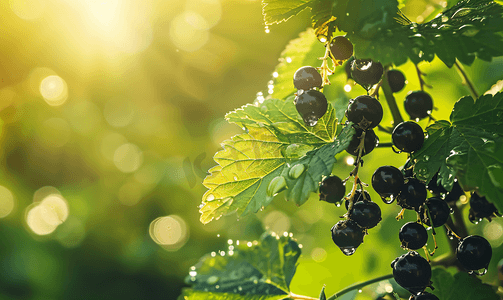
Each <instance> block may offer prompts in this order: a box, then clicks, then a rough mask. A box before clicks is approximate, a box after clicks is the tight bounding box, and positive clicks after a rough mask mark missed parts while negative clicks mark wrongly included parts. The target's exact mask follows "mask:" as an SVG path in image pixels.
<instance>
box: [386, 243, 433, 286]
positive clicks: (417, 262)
mask: <svg viewBox="0 0 503 300" xmlns="http://www.w3.org/2000/svg"><path fill="white" fill-rule="evenodd" d="M391 267H392V268H393V277H394V278H395V281H396V282H397V283H398V284H399V285H400V286H401V287H403V288H405V289H406V290H408V291H409V292H411V293H413V294H415V295H416V294H418V293H420V292H422V291H424V289H425V288H426V287H427V286H430V279H431V266H430V264H429V263H428V261H427V260H426V259H424V258H422V257H421V256H420V255H419V253H417V252H416V251H409V253H406V254H404V255H402V256H400V257H398V258H396V259H395V260H394V261H393V262H392V263H391Z"/></svg>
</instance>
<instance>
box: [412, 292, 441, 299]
mask: <svg viewBox="0 0 503 300" xmlns="http://www.w3.org/2000/svg"><path fill="white" fill-rule="evenodd" d="M414 300H439V299H438V297H437V296H435V295H433V294H430V293H428V292H423V293H421V294H419V295H417V296H415V297H414Z"/></svg>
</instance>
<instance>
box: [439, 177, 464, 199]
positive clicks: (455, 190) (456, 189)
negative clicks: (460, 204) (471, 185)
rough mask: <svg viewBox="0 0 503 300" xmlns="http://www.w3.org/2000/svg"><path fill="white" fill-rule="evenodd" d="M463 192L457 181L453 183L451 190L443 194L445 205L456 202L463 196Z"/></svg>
mask: <svg viewBox="0 0 503 300" xmlns="http://www.w3.org/2000/svg"><path fill="white" fill-rule="evenodd" d="M464 194H465V192H464V191H463V189H462V188H461V185H460V184H459V182H458V181H457V180H455V181H454V184H453V185H452V189H451V191H450V192H447V193H446V194H445V198H444V200H445V202H447V203H452V202H456V201H458V199H459V197H461V196H463V195H464Z"/></svg>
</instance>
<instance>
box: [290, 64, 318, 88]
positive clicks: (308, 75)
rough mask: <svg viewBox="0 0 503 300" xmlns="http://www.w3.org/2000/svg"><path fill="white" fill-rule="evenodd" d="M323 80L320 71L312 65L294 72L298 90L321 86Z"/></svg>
mask: <svg viewBox="0 0 503 300" xmlns="http://www.w3.org/2000/svg"><path fill="white" fill-rule="evenodd" d="M322 82H323V80H322V78H321V74H320V72H318V70H316V68H314V67H311V66H305V67H301V68H299V69H298V70H297V71H295V74H293V85H294V86H295V88H296V89H298V90H310V89H312V88H315V87H321V84H322Z"/></svg>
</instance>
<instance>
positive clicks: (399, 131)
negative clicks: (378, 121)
mask: <svg viewBox="0 0 503 300" xmlns="http://www.w3.org/2000/svg"><path fill="white" fill-rule="evenodd" d="M391 138H392V140H393V145H395V147H397V148H398V149H400V150H402V151H404V152H408V153H411V152H414V151H417V150H419V149H421V147H422V146H423V143H424V133H423V129H422V128H421V126H419V124H417V123H415V122H411V121H406V122H402V123H400V124H398V125H397V126H396V127H395V129H393V133H392V134H391Z"/></svg>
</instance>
